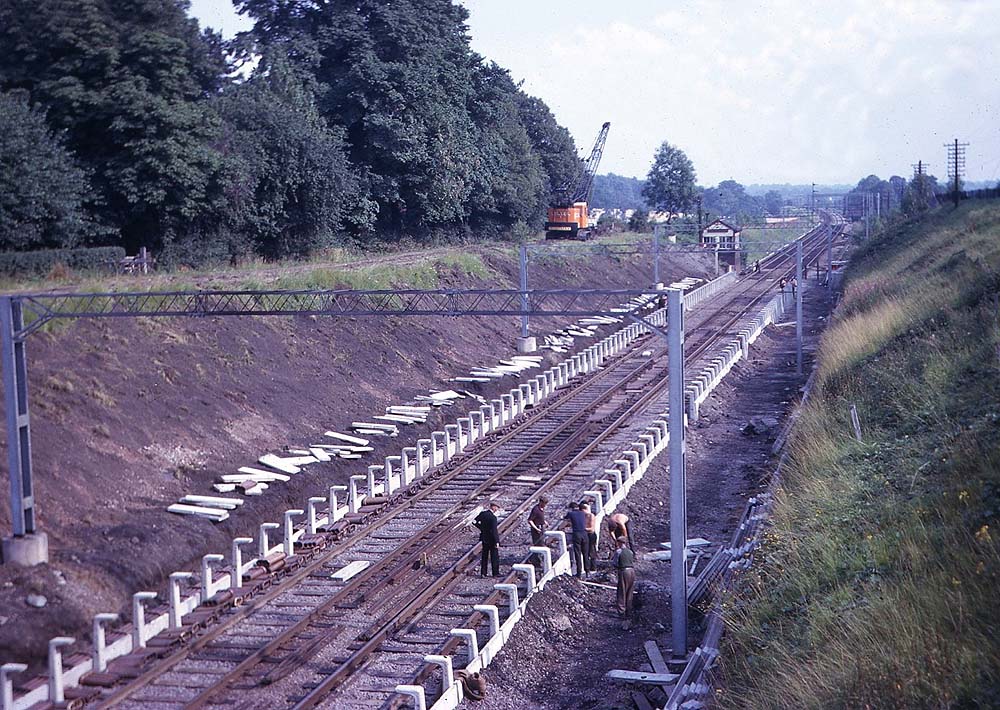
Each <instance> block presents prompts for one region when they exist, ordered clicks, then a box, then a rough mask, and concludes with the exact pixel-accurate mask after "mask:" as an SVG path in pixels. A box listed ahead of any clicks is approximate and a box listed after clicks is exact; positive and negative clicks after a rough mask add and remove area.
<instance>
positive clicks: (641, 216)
mask: <svg viewBox="0 0 1000 710" xmlns="http://www.w3.org/2000/svg"><path fill="white" fill-rule="evenodd" d="M628 229H629V231H630V232H640V233H641V232H651V231H652V226H651V225H650V224H649V212H647V211H646V210H636V211H635V212H633V213H632V216H631V217H629V218H628Z"/></svg>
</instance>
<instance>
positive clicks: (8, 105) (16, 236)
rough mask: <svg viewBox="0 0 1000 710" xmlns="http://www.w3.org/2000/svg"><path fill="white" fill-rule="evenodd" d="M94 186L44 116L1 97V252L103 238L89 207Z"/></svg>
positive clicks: (17, 100)
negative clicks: (95, 237) (47, 123)
mask: <svg viewBox="0 0 1000 710" xmlns="http://www.w3.org/2000/svg"><path fill="white" fill-rule="evenodd" d="M88 187H89V186H88V183H87V178H86V175H85V173H84V172H83V170H81V169H80V168H79V167H78V166H77V165H76V164H75V163H74V161H73V157H72V156H71V155H70V154H69V152H68V151H67V150H66V149H65V147H63V144H62V142H61V141H60V140H58V139H57V138H56V136H54V135H53V134H52V131H50V130H49V128H48V126H47V125H46V123H45V116H44V115H43V114H42V112H41V111H39V110H38V109H33V108H31V107H30V106H28V103H27V102H26V101H25V100H23V99H22V98H19V97H17V96H14V95H11V94H5V93H0V249H39V248H45V247H69V246H73V245H75V244H78V243H80V242H82V241H86V240H87V239H88V238H91V237H94V236H96V235H99V234H101V230H99V229H98V228H97V226H96V225H95V224H93V222H92V221H91V220H90V218H89V216H88V214H87V211H86V206H85V204H84V201H85V199H86V195H87V191H88Z"/></svg>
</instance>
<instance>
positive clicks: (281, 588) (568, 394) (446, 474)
mask: <svg viewBox="0 0 1000 710" xmlns="http://www.w3.org/2000/svg"><path fill="white" fill-rule="evenodd" d="M651 366H652V363H651V362H646V363H644V364H643V365H642V366H641V368H638V369H642V368H648V367H651ZM613 374H614V371H613V370H612V369H611V368H605V369H602V370H598V371H596V372H594V373H592V374H590V375H588V376H587V377H585V378H584V379H583V380H582V381H580V382H578V383H576V384H575V385H573V386H571V387H569V388H567V391H565V392H564V393H563V394H562V395H560V396H557V397H555V398H553V399H551V400H548V401H546V402H542V403H541V404H540V405H538V406H536V407H533V408H532V409H531V410H529V411H527V412H525V413H524V414H521V415H519V417H518V418H517V419H515V420H514V421H513V422H512V424H513V428H511V429H510V430H509V431H506V432H503V433H501V434H500V435H499V436H495V437H494V435H492V434H491V435H488V436H487V437H485V438H484V439H481V440H480V442H479V444H480V446H476V447H475V448H477V449H479V450H478V451H473V452H470V455H469V456H468V457H467V458H463V459H462V460H460V461H457V462H456V465H454V466H449V465H447V464H445V465H444V466H441V467H440V468H438V469H436V470H432V471H431V472H430V473H429V474H428V475H427V476H425V477H424V478H421V479H418V480H417V481H414V482H413V483H412V484H410V486H409V487H408V488H406V489H403V490H401V491H399V492H398V493H396V495H394V496H391V497H388V498H385V499H384V500H383V501H381V503H379V507H380V509H379V510H378V511H373V512H371V513H369V514H368V515H367V516H366V522H368V523H369V525H365V526H362V525H361V524H357V525H356V526H355V527H357V528H358V530H356V531H355V532H354V533H353V534H352V535H350V536H349V537H347V538H342V539H339V540H337V541H336V543H335V546H334V547H333V548H327V549H325V550H322V551H321V554H317V555H315V559H313V560H310V562H309V563H308V564H306V565H305V566H304V567H303V568H301V569H299V570H297V571H296V572H294V573H293V574H291V575H289V576H287V577H286V578H285V579H284V580H283V581H282V582H281V583H280V584H279V585H276V586H273V587H271V588H270V589H268V590H267V591H266V592H265V593H264V594H262V595H261V596H259V597H254V598H253V599H252V601H250V602H249V603H247V604H245V605H244V606H242V607H240V608H238V609H237V610H236V612H235V614H234V615H232V616H231V617H230V618H229V619H226V620H225V621H224V622H223V623H219V624H218V625H216V626H215V627H213V629H212V630H211V631H210V632H208V633H206V634H204V635H202V636H199V637H198V639H197V640H196V641H194V642H193V643H192V644H190V645H189V646H187V647H185V648H183V649H180V650H178V651H177V652H175V653H174V654H172V655H171V656H169V657H167V658H165V659H163V660H162V661H160V663H158V664H157V665H158V667H157V669H156V672H155V674H151V675H149V677H145V678H141V679H135V680H134V681H133V682H131V683H129V685H128V686H126V687H125V688H122V689H121V691H120V692H119V693H116V694H114V695H112V696H110V697H109V698H106V699H104V700H102V701H101V703H100V705H99V707H100V708H110V707H114V706H115V705H117V704H118V703H119V702H122V701H124V700H126V699H127V698H128V696H130V695H132V694H134V693H135V692H137V691H138V690H141V689H142V687H144V686H145V685H147V684H148V683H150V682H153V681H154V680H155V679H156V678H157V677H158V676H159V675H162V674H163V673H166V672H169V670H170V669H171V668H172V667H173V666H175V665H176V664H177V663H179V662H180V661H182V660H184V659H186V658H187V657H188V656H190V655H191V654H192V653H193V652H195V651H198V650H200V649H201V648H203V647H205V646H206V645H208V644H209V643H211V642H212V641H213V640H214V639H215V638H217V637H218V636H220V635H222V634H223V633H225V632H226V631H229V630H230V629H231V628H232V627H233V626H234V625H235V624H237V623H238V622H240V621H242V620H243V619H244V618H246V617H248V616H250V615H251V614H252V613H253V612H254V611H256V610H257V609H258V608H260V607H262V606H263V605H265V604H267V603H268V602H271V601H273V600H274V599H275V598H277V597H278V596H280V595H281V594H283V593H285V592H287V591H288V589H290V588H294V587H295V586H297V585H298V584H299V583H301V582H302V580H303V579H305V578H307V577H309V575H310V574H312V573H313V572H315V570H316V569H317V568H320V567H322V566H323V565H324V564H326V562H327V561H328V560H329V558H333V557H335V556H336V555H338V554H340V553H342V552H344V551H345V550H346V549H348V548H349V547H350V546H351V545H353V544H356V543H358V542H360V541H362V540H363V539H365V538H366V537H368V536H370V535H371V533H372V532H375V531H376V530H377V529H378V528H380V527H384V526H385V525H386V524H387V523H389V522H390V521H392V520H394V519H395V518H397V517H398V516H399V515H401V514H402V513H404V512H406V511H408V510H409V509H411V508H412V507H413V506H414V505H416V504H418V503H420V502H421V501H423V500H425V499H426V498H428V497H430V495H432V494H433V493H435V492H437V491H438V490H440V489H441V488H442V487H443V486H445V485H447V484H449V483H451V482H453V481H454V480H455V478H456V477H458V476H459V475H460V474H461V473H463V472H465V471H467V470H468V469H469V468H471V467H472V466H474V465H475V464H477V463H479V462H480V461H482V459H484V458H486V457H487V456H489V455H490V454H491V453H492V452H493V450H494V449H495V448H497V447H499V446H500V445H502V444H505V443H508V442H510V441H512V440H514V439H515V438H517V437H519V436H521V435H522V434H524V433H525V432H526V431H528V430H530V429H531V428H532V427H533V426H534V425H535V424H536V423H537V420H538V419H541V418H544V416H545V415H546V414H549V413H551V411H552V410H553V409H555V408H556V407H559V406H562V405H565V404H568V403H570V402H571V400H572V398H573V397H577V396H579V395H581V394H585V393H587V392H589V391H590V389H591V388H592V387H594V386H595V385H596V384H599V383H601V382H603V381H604V380H605V379H607V378H610V377H611V375H613ZM609 392H612V393H613V392H614V390H609ZM601 401H603V400H601ZM581 411H585V410H581ZM483 443H490V446H487V447H482V446H481V444H483ZM466 451H468V449H467V450H466ZM435 479H436V480H435ZM383 511H385V512H384V514H380V513H383ZM375 515H378V516H379V517H377V518H373V516H375Z"/></svg>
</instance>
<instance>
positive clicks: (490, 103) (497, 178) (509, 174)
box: [467, 62, 548, 228]
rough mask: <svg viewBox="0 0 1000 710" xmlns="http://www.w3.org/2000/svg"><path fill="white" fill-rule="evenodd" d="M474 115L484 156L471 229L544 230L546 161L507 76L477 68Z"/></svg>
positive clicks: (475, 178) (491, 67) (493, 68)
mask: <svg viewBox="0 0 1000 710" xmlns="http://www.w3.org/2000/svg"><path fill="white" fill-rule="evenodd" d="M473 81H474V86H473V88H474V96H475V98H474V99H473V101H472V103H471V105H470V107H469V113H470V116H471V118H472V121H473V125H474V127H475V128H474V130H475V136H476V138H475V144H476V147H477V151H478V153H479V160H478V168H477V169H476V170H475V171H474V172H473V174H472V191H471V193H470V195H469V201H468V207H467V215H468V220H469V222H470V223H472V224H474V225H476V226H478V227H480V228H482V227H484V226H487V225H492V226H495V227H502V228H510V227H512V226H513V225H514V224H516V223H522V224H529V223H530V224H533V226H535V227H536V228H537V227H540V226H541V215H542V214H543V213H544V209H545V206H546V204H547V197H548V194H547V189H548V180H547V176H546V173H545V171H544V169H543V167H542V160H541V158H540V157H539V155H538V154H537V153H536V152H535V151H534V150H533V145H532V140H531V138H530V136H529V135H528V131H527V129H526V128H525V126H524V124H522V123H521V120H520V110H519V108H518V93H519V92H518V89H517V87H516V86H515V85H514V82H513V81H512V80H511V78H510V74H509V73H508V72H507V70H505V69H502V68H501V67H498V66H497V65H496V64H493V63H490V64H485V63H483V62H477V63H476V64H475V65H474V67H473Z"/></svg>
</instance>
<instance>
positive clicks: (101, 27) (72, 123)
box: [0, 0, 224, 246]
mask: <svg viewBox="0 0 1000 710" xmlns="http://www.w3.org/2000/svg"><path fill="white" fill-rule="evenodd" d="M186 8H187V3H186V2H183V1H182V0H124V1H122V2H114V3H107V2H100V1H99V0H78V1H77V2H73V3H67V2H62V1H61V0H8V2H5V3H3V4H2V5H0V46H3V47H4V48H5V49H6V51H4V52H3V53H2V54H0V88H4V89H12V88H17V89H23V90H26V91H27V92H28V93H29V95H30V97H31V100H32V102H34V103H38V104H41V105H43V106H45V107H46V110H47V115H48V118H49V120H50V122H51V123H52V125H53V126H55V127H56V128H58V129H59V130H62V131H65V135H66V141H67V145H68V146H69V148H70V149H72V150H73V152H74V153H75V154H76V156H77V157H78V158H79V160H80V161H81V163H82V164H83V165H84V166H85V167H87V168H88V169H89V170H91V171H92V173H93V185H94V188H95V189H96V191H97V194H98V196H99V200H98V207H97V213H98V215H99V217H100V218H101V221H103V222H105V223H107V224H112V225H116V226H118V227H120V229H121V233H122V237H123V240H124V242H125V244H126V245H127V246H138V245H141V244H146V245H149V246H158V245H159V242H160V240H162V239H163V238H164V237H165V236H166V235H167V234H168V233H171V232H180V231H183V230H184V229H186V228H187V227H188V226H189V225H190V224H191V223H192V222H193V221H195V220H196V219H197V218H199V217H200V216H203V215H205V214H206V213H208V212H209V211H210V210H211V208H212V207H213V200H212V198H213V186H214V180H215V175H216V171H217V168H218V159H217V154H216V153H215V151H214V150H213V149H212V148H211V146H210V143H211V141H213V140H214V139H215V137H216V132H217V123H216V120H215V118H214V116H213V115H212V113H211V111H209V110H208V108H207V105H206V104H205V102H204V101H202V100H201V99H203V98H204V97H205V96H206V95H207V94H208V93H210V92H213V91H215V90H216V89H217V88H218V86H219V84H220V79H221V76H222V72H223V68H224V64H223V61H222V55H221V51H220V44H219V42H218V39H217V38H213V37H210V36H208V37H203V36H202V35H200V34H199V33H198V28H197V23H196V22H195V21H193V20H190V19H189V18H188V17H187V16H186V14H185V10H186Z"/></svg>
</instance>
